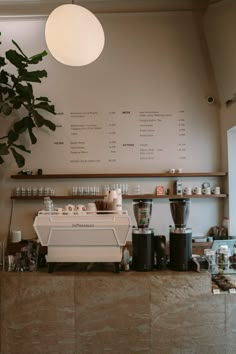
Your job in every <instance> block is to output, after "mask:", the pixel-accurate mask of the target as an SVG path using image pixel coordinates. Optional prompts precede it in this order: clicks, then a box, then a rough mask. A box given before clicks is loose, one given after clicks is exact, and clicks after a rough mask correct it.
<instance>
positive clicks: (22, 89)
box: [16, 84, 34, 102]
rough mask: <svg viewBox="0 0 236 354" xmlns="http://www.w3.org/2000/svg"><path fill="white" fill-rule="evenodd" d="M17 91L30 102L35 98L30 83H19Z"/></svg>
mask: <svg viewBox="0 0 236 354" xmlns="http://www.w3.org/2000/svg"><path fill="white" fill-rule="evenodd" d="M16 92H17V94H18V95H19V96H21V97H22V98H23V99H25V101H27V102H30V101H31V100H33V99H34V96H33V92H32V86H31V85H30V84H28V85H22V84H18V85H17V86H16Z"/></svg>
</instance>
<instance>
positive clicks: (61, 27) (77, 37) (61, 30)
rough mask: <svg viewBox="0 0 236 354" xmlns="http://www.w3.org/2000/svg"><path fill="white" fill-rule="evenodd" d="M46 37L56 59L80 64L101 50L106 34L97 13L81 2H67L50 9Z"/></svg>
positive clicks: (70, 63)
mask: <svg viewBox="0 0 236 354" xmlns="http://www.w3.org/2000/svg"><path fill="white" fill-rule="evenodd" d="M45 38H46V43H47V46H48V49H49V51H50V53H51V54H52V55H53V57H54V58H55V59H57V60H58V61H59V62H61V63H62V64H65V65H70V66H83V65H88V64H90V63H92V62H93V61H94V60H96V59H97V58H98V57H99V55H100V54H101V52H102V50H103V47H104V43H105V36H104V31H103V28H102V25H101V23H100V22H99V21H98V19H97V17H96V16H95V15H94V14H92V13H91V12H90V11H89V10H87V9H85V8H84V7H82V6H79V5H74V4H67V5H62V6H59V7H57V8H56V9H55V10H53V11H52V12H51V14H50V15H49V17H48V20H47V22H46V27H45Z"/></svg>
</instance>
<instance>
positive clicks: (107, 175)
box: [11, 171, 227, 180]
mask: <svg viewBox="0 0 236 354" xmlns="http://www.w3.org/2000/svg"><path fill="white" fill-rule="evenodd" d="M226 176H227V172H220V171H219V172H181V173H171V172H163V173H142V172H140V173H81V174H42V175H38V174H30V175H26V174H20V173H19V174H16V175H11V178H13V179H26V180H29V179H70V178H159V177H174V178H180V177H226Z"/></svg>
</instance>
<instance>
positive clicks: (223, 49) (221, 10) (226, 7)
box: [204, 0, 236, 236]
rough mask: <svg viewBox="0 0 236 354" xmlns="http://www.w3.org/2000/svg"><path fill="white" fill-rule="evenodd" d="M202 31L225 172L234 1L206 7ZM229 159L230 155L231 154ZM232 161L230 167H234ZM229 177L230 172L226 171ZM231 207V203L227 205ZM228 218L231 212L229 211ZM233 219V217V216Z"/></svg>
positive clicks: (235, 85) (234, 113)
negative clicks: (213, 81)
mask: <svg viewBox="0 0 236 354" xmlns="http://www.w3.org/2000/svg"><path fill="white" fill-rule="evenodd" d="M204 20H205V32H206V38H207V42H208V47H209V51H210V56H211V61H212V65H213V68H214V72H215V78H216V83H217V88H218V92H219V107H220V122H221V124H220V125H221V143H222V145H221V149H222V167H223V169H224V170H226V171H227V170H228V168H229V167H230V166H228V159H229V157H230V156H229V155H228V146H230V144H229V142H227V137H228V136H234V135H232V134H231V133H230V134H228V133H229V130H230V128H232V127H234V126H235V125H236V103H233V104H231V105H228V106H227V105H226V104H225V103H226V101H227V100H230V99H232V98H233V97H234V95H235V93H236V70H235V63H236V46H235V22H236V2H235V1H234V0H225V1H222V2H220V3H218V4H217V3H216V4H214V5H212V6H210V7H209V9H208V11H207V13H206V15H205V19H204ZM231 157H233V154H232V153H231ZM233 162H234V161H232V162H231V166H232V165H233ZM229 173H230V175H231V178H232V171H229ZM235 188H236V185H235V182H233V180H231V183H230V189H229V200H230V199H231V198H233V196H234V195H235ZM229 203H230V204H231V206H232V205H233V204H232V203H233V200H230V202H229ZM225 215H226V216H228V215H229V210H228V204H226V205H225ZM231 216H233V211H232V208H231ZM234 218H235V217H234ZM230 223H231V226H230V230H231V233H232V235H234V236H235V235H236V228H235V225H234V224H235V222H234V221H233V220H232V217H231V220H230Z"/></svg>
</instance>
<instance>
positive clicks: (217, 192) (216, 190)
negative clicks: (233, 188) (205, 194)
mask: <svg viewBox="0 0 236 354" xmlns="http://www.w3.org/2000/svg"><path fill="white" fill-rule="evenodd" d="M211 191H212V193H213V194H220V187H214V188H212V190H211Z"/></svg>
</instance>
